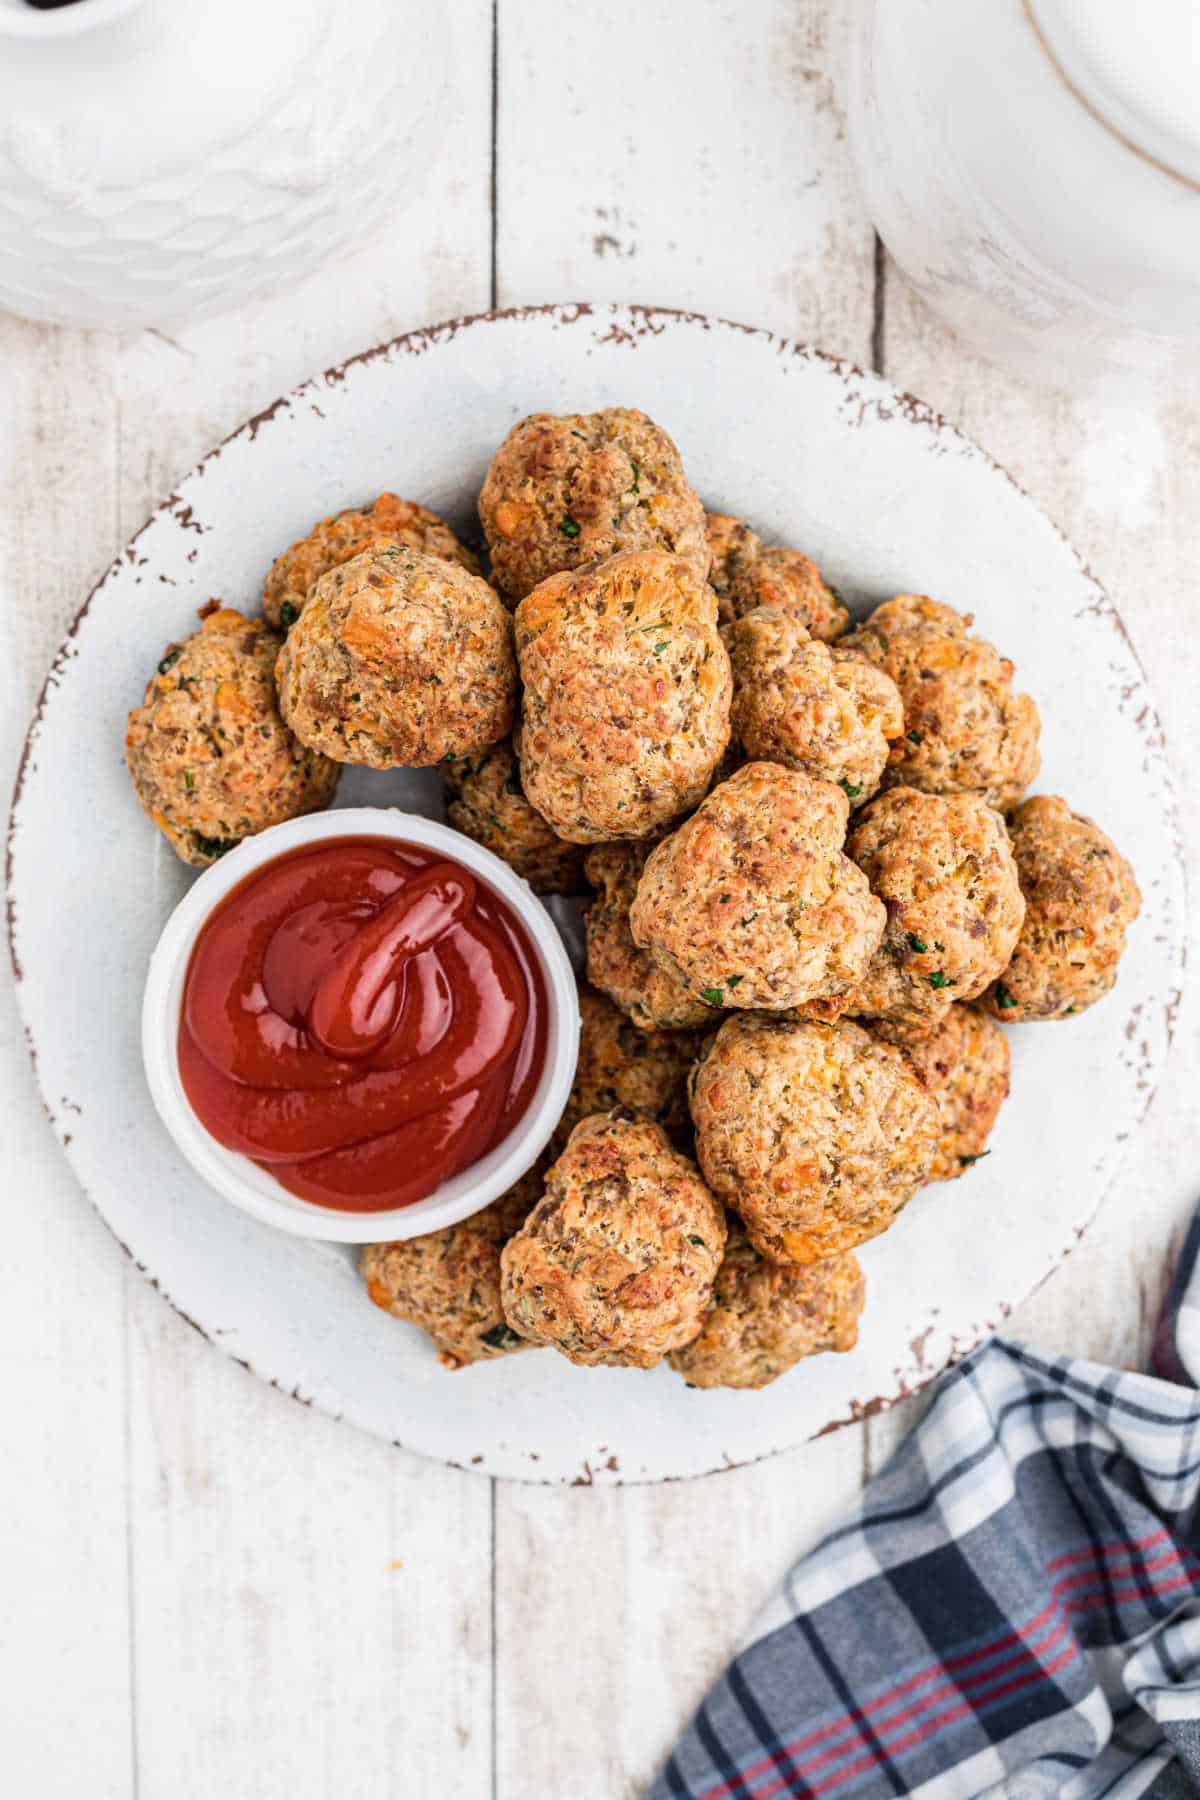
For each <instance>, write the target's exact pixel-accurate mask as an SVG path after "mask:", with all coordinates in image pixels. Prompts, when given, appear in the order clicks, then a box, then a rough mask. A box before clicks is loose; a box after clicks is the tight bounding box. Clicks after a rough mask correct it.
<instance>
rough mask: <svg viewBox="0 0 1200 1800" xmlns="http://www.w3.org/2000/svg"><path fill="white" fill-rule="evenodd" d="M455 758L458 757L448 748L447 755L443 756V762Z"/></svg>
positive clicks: (452, 760) (451, 760)
mask: <svg viewBox="0 0 1200 1800" xmlns="http://www.w3.org/2000/svg"><path fill="white" fill-rule="evenodd" d="M455 760H456V759H455V755H454V752H453V750H447V752H446V754H445V756H443V758H442V761H443V762H454V761H455Z"/></svg>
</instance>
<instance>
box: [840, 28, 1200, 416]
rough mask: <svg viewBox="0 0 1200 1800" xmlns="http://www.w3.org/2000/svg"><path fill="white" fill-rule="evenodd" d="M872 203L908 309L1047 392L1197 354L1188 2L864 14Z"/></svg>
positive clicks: (866, 156) (1196, 207) (1199, 253)
mask: <svg viewBox="0 0 1200 1800" xmlns="http://www.w3.org/2000/svg"><path fill="white" fill-rule="evenodd" d="M849 100H850V119H851V131H852V137H853V142H854V148H855V155H856V159H857V162H858V166H859V172H860V176H861V180H862V183H863V187H864V190H865V192H866V196H867V202H868V205H869V207H870V210H871V213H872V216H873V218H874V220H875V223H876V226H877V228H878V230H879V233H880V236H881V237H882V238H883V240H884V242H885V243H886V244H887V246H888V248H889V250H890V251H891V252H892V254H893V256H894V257H895V258H896V260H897V262H898V263H899V264H900V266H901V268H902V269H903V270H904V271H905V273H906V274H907V275H908V277H909V278H910V280H911V281H912V282H913V283H914V285H915V286H916V287H917V288H918V289H919V291H920V292H921V293H922V294H923V295H924V296H925V297H926V298H927V299H928V300H929V302H930V304H931V305H933V306H934V307H936V308H937V309H938V311H940V312H941V313H942V314H943V315H944V316H945V317H946V318H947V319H948V320H949V321H950V322H951V323H952V324H953V325H955V326H956V327H957V328H958V329H959V330H960V331H961V332H962V333H963V335H964V336H966V337H968V338H970V339H971V340H972V341H973V342H974V343H975V344H976V345H977V347H979V348H980V349H982V350H984V351H985V352H987V353H989V354H991V355H992V356H994V357H996V358H997V359H998V360H1000V361H1003V362H1006V363H1008V364H1009V365H1010V366H1012V367H1014V368H1016V369H1017V370H1019V371H1020V372H1022V373H1024V374H1028V375H1031V376H1033V377H1035V378H1039V379H1042V380H1048V381H1050V382H1051V383H1053V384H1056V385H1068V386H1073V385H1083V384H1086V383H1087V382H1088V381H1090V380H1093V379H1095V378H1097V377H1100V378H1104V377H1109V376H1111V375H1113V374H1114V373H1117V374H1123V375H1124V374H1129V373H1135V374H1140V375H1147V374H1149V375H1152V376H1153V375H1155V374H1162V373H1163V372H1169V371H1170V369H1171V368H1172V366H1173V364H1174V362H1175V360H1176V359H1177V358H1179V357H1181V356H1187V355H1189V354H1190V355H1191V356H1192V357H1194V356H1195V354H1196V352H1197V350H1198V349H1200V5H1197V4H1196V0H1136V3H1135V0H859V17H858V21H857V32H856V35H855V39H854V44H853V49H852V61H851V71H850V95H849Z"/></svg>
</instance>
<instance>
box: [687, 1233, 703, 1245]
mask: <svg viewBox="0 0 1200 1800" xmlns="http://www.w3.org/2000/svg"><path fill="white" fill-rule="evenodd" d="M688 1243H689V1244H699V1246H700V1248H701V1249H702V1250H703V1249H705V1248H706V1246H705V1243H704V1239H703V1238H702V1237H697V1236H696V1234H695V1232H693V1231H689V1232H688Z"/></svg>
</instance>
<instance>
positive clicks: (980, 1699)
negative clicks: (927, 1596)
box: [700, 1531, 1200, 1800]
mask: <svg viewBox="0 0 1200 1800" xmlns="http://www.w3.org/2000/svg"><path fill="white" fill-rule="evenodd" d="M1168 1537H1169V1534H1168V1533H1167V1532H1165V1531H1163V1532H1154V1533H1152V1534H1151V1535H1150V1537H1149V1538H1147V1539H1144V1540H1140V1541H1134V1542H1131V1541H1130V1540H1128V1539H1122V1540H1114V1542H1113V1544H1112V1546H1111V1549H1112V1554H1111V1556H1110V1555H1107V1554H1106V1555H1105V1563H1106V1568H1107V1565H1108V1563H1109V1562H1110V1561H1111V1562H1127V1563H1131V1562H1133V1561H1134V1560H1135V1557H1136V1556H1137V1553H1138V1552H1139V1551H1142V1550H1145V1549H1148V1548H1152V1547H1153V1545H1155V1544H1156V1543H1158V1542H1161V1541H1163V1540H1164V1539H1167V1538H1168ZM1118 1542H1119V1543H1122V1544H1124V1545H1125V1546H1126V1552H1125V1554H1124V1555H1120V1554H1119V1553H1118V1552H1117V1543H1118ZM1109 1548H1110V1546H1108V1545H1104V1546H1101V1547H1099V1548H1097V1549H1095V1550H1092V1549H1091V1548H1090V1547H1089V1549H1088V1551H1086V1552H1082V1551H1070V1552H1066V1553H1065V1554H1064V1556H1062V1557H1056V1558H1054V1564H1055V1565H1056V1566H1062V1564H1063V1563H1064V1562H1065V1561H1067V1560H1078V1559H1079V1558H1080V1556H1081V1555H1084V1554H1091V1555H1093V1557H1094V1558H1096V1559H1098V1557H1099V1555H1100V1553H1101V1550H1104V1551H1105V1552H1107V1551H1109ZM1188 1563H1195V1564H1196V1565H1197V1568H1200V1562H1197V1559H1196V1558H1195V1557H1194V1556H1193V1555H1192V1554H1191V1553H1190V1552H1184V1553H1182V1554H1181V1552H1180V1550H1179V1549H1178V1548H1176V1546H1175V1545H1173V1544H1172V1545H1171V1548H1170V1549H1169V1550H1168V1551H1167V1552H1166V1553H1164V1555H1162V1556H1160V1557H1157V1558H1155V1559H1154V1561H1153V1562H1150V1563H1144V1564H1142V1565H1141V1566H1142V1568H1143V1569H1144V1571H1145V1573H1147V1574H1149V1573H1151V1572H1153V1571H1155V1570H1157V1569H1161V1568H1167V1567H1171V1566H1172V1565H1180V1564H1182V1565H1183V1567H1184V1569H1185V1573H1183V1574H1180V1575H1178V1576H1176V1577H1175V1578H1174V1579H1173V1580H1171V1581H1169V1582H1157V1581H1156V1582H1151V1583H1147V1584H1144V1585H1141V1586H1138V1585H1129V1586H1126V1587H1122V1588H1119V1589H1113V1588H1109V1589H1107V1590H1106V1591H1105V1592H1104V1593H1101V1594H1095V1595H1085V1594H1070V1593H1068V1592H1067V1590H1068V1589H1069V1588H1071V1587H1074V1586H1076V1585H1077V1584H1078V1583H1079V1582H1081V1581H1082V1582H1084V1583H1088V1582H1092V1583H1094V1582H1096V1581H1098V1580H1099V1579H1101V1577H1100V1574H1099V1572H1097V1571H1092V1572H1089V1571H1087V1570H1082V1571H1080V1572H1079V1573H1077V1574H1074V1575H1069V1576H1065V1577H1063V1578H1062V1579H1060V1580H1059V1581H1057V1582H1055V1583H1054V1584H1053V1586H1052V1588H1051V1590H1050V1599H1049V1601H1048V1602H1047V1604H1046V1606H1044V1607H1043V1608H1042V1610H1041V1612H1039V1613H1037V1614H1035V1616H1034V1617H1033V1618H1032V1619H1030V1620H1028V1621H1027V1622H1026V1623H1025V1624H1024V1625H1022V1626H1019V1627H1018V1628H1017V1629H1016V1630H1014V1631H1010V1632H1007V1633H1005V1634H1004V1636H1002V1637H999V1638H996V1639H994V1640H992V1641H991V1642H990V1643H988V1644H984V1645H981V1646H979V1647H978V1648H976V1649H975V1650H970V1651H964V1652H962V1653H961V1654H960V1655H958V1656H953V1657H947V1658H945V1660H944V1661H941V1662H937V1663H931V1664H929V1666H928V1667H927V1668H925V1669H922V1670H920V1671H918V1673H917V1674H915V1675H910V1676H909V1677H908V1678H907V1680H905V1681H902V1682H899V1683H898V1684H897V1685H896V1686H895V1687H894V1688H890V1689H888V1691H887V1692H886V1693H883V1694H877V1695H876V1696H875V1698H874V1699H873V1700H869V1701H867V1702H866V1703H865V1704H864V1705H863V1706H861V1707H859V1708H856V1710H855V1712H854V1713H842V1714H841V1715H840V1717H839V1718H836V1719H832V1720H830V1721H829V1722H828V1723H827V1724H825V1725H823V1726H820V1727H818V1728H817V1729H816V1730H815V1731H812V1732H809V1733H808V1734H807V1735H806V1736H805V1737H802V1738H797V1739H794V1740H793V1741H792V1742H790V1743H788V1744H785V1745H784V1746H783V1751H784V1754H785V1755H787V1756H788V1757H790V1758H791V1759H792V1760H793V1761H795V1760H796V1759H797V1758H798V1757H800V1756H801V1755H802V1753H803V1752H804V1751H805V1750H808V1749H815V1748H816V1746H817V1745H818V1744H820V1743H826V1744H827V1748H826V1749H825V1750H824V1751H823V1752H822V1753H821V1755H820V1756H819V1757H817V1758H816V1759H812V1758H808V1759H804V1760H803V1761H801V1762H800V1763H799V1764H798V1766H799V1767H800V1769H801V1771H802V1772H805V1773H807V1772H810V1771H815V1769H816V1768H818V1767H820V1766H821V1764H823V1763H828V1762H834V1761H837V1760H839V1759H840V1758H841V1757H844V1756H848V1755H851V1754H853V1752H854V1748H855V1746H854V1743H853V1742H852V1741H851V1742H847V1743H844V1744H840V1745H834V1744H828V1740H829V1739H830V1738H843V1737H847V1736H848V1735H850V1734H853V1735H855V1736H857V1737H858V1739H859V1742H860V1743H861V1742H862V1741H863V1739H862V1736H861V1733H860V1732H859V1729H858V1723H857V1721H858V1719H859V1718H862V1717H867V1716H870V1719H871V1726H872V1730H873V1731H874V1732H875V1734H876V1736H877V1737H879V1739H880V1740H881V1742H883V1741H884V1740H887V1741H886V1743H885V1745H884V1747H885V1749H886V1751H887V1753H888V1754H889V1755H892V1754H894V1753H896V1752H898V1751H900V1750H903V1749H904V1748H906V1747H907V1745H908V1741H909V1740H905V1741H903V1742H893V1741H891V1740H892V1734H893V1733H894V1732H895V1730H896V1729H897V1727H898V1726H900V1725H903V1724H905V1723H906V1722H907V1721H908V1719H909V1718H911V1717H912V1716H914V1714H915V1713H917V1712H921V1711H925V1710H926V1709H927V1708H928V1707H929V1706H930V1705H932V1704H934V1703H935V1702H936V1701H939V1700H941V1699H943V1698H948V1697H949V1696H951V1695H952V1694H954V1693H957V1692H961V1691H962V1690H963V1689H965V1688H968V1687H973V1686H976V1685H978V1686H979V1687H980V1688H981V1689H984V1688H986V1685H987V1684H988V1683H989V1682H992V1681H994V1679H995V1677H996V1676H997V1675H998V1674H1000V1673H1005V1672H1007V1671H1008V1670H1009V1669H1011V1668H1014V1667H1016V1666H1017V1665H1018V1664H1019V1663H1020V1662H1021V1661H1023V1660H1025V1658H1029V1659H1031V1661H1032V1666H1031V1667H1030V1668H1029V1669H1028V1670H1027V1671H1026V1673H1025V1674H1024V1675H1022V1676H1021V1677H1019V1678H1018V1679H1017V1680H1016V1681H1015V1683H1013V1684H1010V1687H1014V1686H1015V1687H1022V1686H1026V1685H1027V1684H1028V1682H1030V1681H1032V1680H1038V1679H1043V1678H1045V1677H1046V1676H1052V1675H1053V1674H1055V1673H1056V1672H1057V1671H1058V1670H1059V1669H1061V1668H1064V1667H1065V1666H1066V1664H1067V1662H1069V1661H1070V1659H1071V1657H1072V1656H1074V1655H1076V1654H1078V1646H1077V1645H1076V1644H1075V1643H1074V1642H1072V1643H1071V1644H1069V1645H1067V1647H1066V1649H1065V1650H1064V1651H1063V1652H1062V1654H1061V1655H1060V1656H1059V1657H1058V1658H1056V1660H1055V1662H1054V1664H1053V1665H1047V1664H1045V1663H1044V1662H1043V1661H1039V1660H1037V1659H1038V1658H1039V1657H1040V1658H1044V1657H1045V1655H1046V1654H1047V1653H1048V1652H1049V1651H1050V1650H1051V1649H1052V1648H1054V1647H1055V1646H1056V1645H1057V1644H1058V1642H1059V1640H1060V1639H1061V1637H1062V1635H1063V1632H1064V1631H1065V1630H1066V1628H1067V1621H1066V1618H1065V1617H1063V1616H1061V1614H1060V1617H1059V1623H1058V1626H1057V1628H1056V1629H1055V1630H1054V1631H1053V1632H1052V1633H1051V1634H1050V1636H1049V1638H1048V1639H1047V1640H1046V1642H1045V1643H1043V1644H1041V1645H1040V1646H1038V1645H1035V1643H1034V1640H1035V1639H1036V1638H1037V1637H1038V1635H1039V1633H1040V1632H1041V1631H1042V1630H1043V1629H1044V1627H1045V1626H1046V1625H1048V1624H1049V1622H1050V1621H1051V1619H1052V1618H1053V1616H1054V1614H1055V1613H1056V1612H1059V1609H1060V1608H1061V1607H1062V1606H1063V1605H1064V1604H1065V1606H1066V1609H1067V1612H1069V1613H1075V1612H1087V1611H1092V1610H1093V1609H1094V1608H1096V1607H1098V1606H1106V1605H1108V1604H1109V1603H1110V1601H1113V1600H1115V1601H1118V1602H1130V1601H1133V1602H1136V1601H1138V1600H1143V1599H1146V1598H1147V1597H1148V1596H1154V1597H1160V1596H1163V1595H1166V1594H1170V1593H1175V1592H1177V1591H1179V1590H1180V1589H1182V1588H1184V1587H1188V1586H1191V1585H1193V1576H1192V1575H1191V1574H1190V1573H1187V1572H1186V1569H1187V1564H1188ZM1046 1566H1047V1568H1048V1569H1049V1567H1050V1566H1051V1565H1050V1564H1047V1565H1046ZM1018 1646H1019V1647H1020V1648H1019V1650H1018V1654H1017V1655H1016V1656H1014V1657H1012V1658H1010V1659H1009V1660H1008V1661H1007V1662H1006V1663H1004V1664H1003V1665H999V1666H997V1667H995V1668H991V1669H986V1670H981V1671H979V1672H978V1673H977V1674H975V1675H968V1676H965V1677H964V1678H963V1679H961V1680H958V1679H955V1681H954V1683H953V1685H952V1686H949V1687H941V1688H935V1689H934V1690H933V1692H931V1693H930V1694H927V1695H925V1696H924V1697H923V1698H922V1699H921V1700H920V1701H915V1702H913V1703H911V1704H910V1705H909V1706H908V1707H906V1708H905V1709H904V1710H903V1711H901V1712H899V1713H897V1714H896V1715H895V1717H893V1718H891V1719H888V1720H887V1721H886V1722H884V1721H881V1720H880V1719H879V1718H878V1717H876V1715H877V1714H879V1713H881V1712H883V1713H886V1712H888V1711H890V1710H891V1709H892V1708H893V1707H894V1706H896V1705H897V1704H898V1703H899V1702H900V1701H902V1700H903V1699H904V1698H905V1697H906V1696H907V1695H911V1694H913V1693H914V1692H915V1691H916V1690H917V1689H919V1688H921V1687H924V1686H926V1685H927V1684H928V1683H930V1682H936V1681H937V1680H938V1679H939V1677H942V1676H944V1675H946V1674H947V1673H950V1672H952V1671H955V1670H959V1669H964V1668H966V1667H968V1666H969V1665H970V1664H972V1663H975V1662H980V1661H982V1660H983V1659H984V1658H987V1657H994V1656H996V1655H997V1654H999V1653H1002V1652H1003V1651H1005V1650H1008V1649H1014V1650H1017V1648H1018ZM1008 1691H1009V1688H1006V1687H1003V1686H1002V1687H1000V1688H998V1689H996V1690H995V1691H994V1692H985V1691H980V1692H978V1693H976V1694H975V1695H973V1696H972V1698H971V1700H970V1701H969V1702H966V1701H964V1702H963V1703H962V1704H961V1705H960V1706H958V1707H957V1708H955V1709H952V1710H951V1712H949V1713H947V1714H945V1715H943V1716H942V1717H941V1718H940V1721H926V1723H925V1726H924V1727H922V1735H928V1730H929V1729H932V1728H934V1726H935V1725H936V1726H937V1728H938V1729H941V1727H942V1726H943V1725H946V1724H950V1723H952V1722H953V1721H954V1719H957V1718H960V1717H963V1716H965V1714H966V1713H968V1712H970V1711H973V1710H975V1709H976V1708H978V1707H979V1706H982V1705H988V1704H991V1703H992V1702H994V1701H995V1700H997V1699H1000V1698H1002V1697H1003V1696H1004V1694H1005V1693H1006V1692H1008ZM911 1741H913V1742H916V1741H918V1740H916V1739H913V1740H911ZM866 1754H868V1756H869V1759H870V1760H869V1762H868V1764H867V1765H865V1766H871V1764H873V1763H875V1762H878V1760H879V1756H878V1753H877V1752H875V1751H874V1750H871V1751H869V1752H867V1753H866ZM855 1767H857V1765H852V1766H851V1767H850V1768H847V1769H844V1770H840V1771H838V1772H837V1774H836V1775H833V1776H831V1777H830V1778H829V1779H828V1780H827V1781H826V1782H825V1783H824V1784H823V1785H822V1786H821V1787H820V1789H819V1790H818V1789H814V1792H817V1791H820V1792H825V1791H826V1789H827V1788H828V1787H829V1786H831V1785H835V1784H836V1782H837V1781H841V1780H843V1779H848V1778H849V1776H850V1774H851V1773H852V1772H853V1769H854V1768H855ZM774 1768H775V1763H774V1760H773V1758H771V1757H765V1758H763V1759H762V1760H761V1761H760V1762H758V1763H754V1764H752V1765H751V1766H750V1767H748V1768H746V1769H744V1770H742V1772H741V1780H742V1782H743V1783H750V1784H753V1783H754V1782H755V1780H756V1779H757V1778H758V1777H759V1776H760V1775H765V1774H768V1773H769V1772H771V1771H772V1770H773V1769H774ZM780 1787H781V1784H780V1783H779V1782H776V1783H774V1784H772V1785H771V1786H769V1787H766V1788H763V1789H759V1790H756V1794H755V1800H770V1796H771V1795H773V1794H776V1793H778V1792H779V1791H780ZM730 1792H731V1789H730V1787H729V1785H728V1783H726V1782H719V1783H717V1784H716V1785H715V1786H713V1787H710V1788H707V1789H706V1790H705V1791H704V1793H703V1794H702V1795H701V1796H700V1800H725V1797H726V1796H728V1795H729V1794H730Z"/></svg>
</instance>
